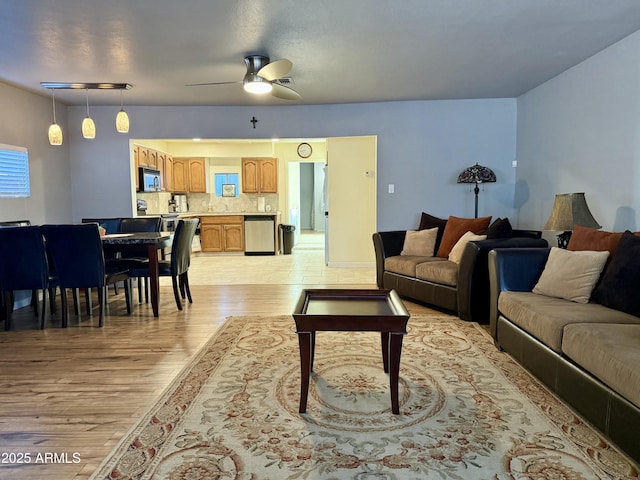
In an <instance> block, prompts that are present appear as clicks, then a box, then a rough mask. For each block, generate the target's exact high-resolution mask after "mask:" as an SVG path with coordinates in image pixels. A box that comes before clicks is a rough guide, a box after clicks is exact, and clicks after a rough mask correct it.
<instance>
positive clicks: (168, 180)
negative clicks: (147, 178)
mask: <svg viewBox="0 0 640 480" xmlns="http://www.w3.org/2000/svg"><path fill="white" fill-rule="evenodd" d="M161 158H162V161H163V163H164V177H163V180H164V185H163V186H164V191H165V192H173V157H172V156H171V155H169V154H168V153H163V154H162V155H161Z"/></svg>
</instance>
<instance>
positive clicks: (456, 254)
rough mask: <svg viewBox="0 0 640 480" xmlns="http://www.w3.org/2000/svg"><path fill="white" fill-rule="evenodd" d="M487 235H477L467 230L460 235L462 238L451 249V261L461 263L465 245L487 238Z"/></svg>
mask: <svg viewBox="0 0 640 480" xmlns="http://www.w3.org/2000/svg"><path fill="white" fill-rule="evenodd" d="M486 239H487V236H486V235H476V234H475V233H473V232H467V233H465V234H464V235H462V236H461V237H460V240H458V241H457V242H456V244H455V245H454V246H453V248H452V249H451V252H450V253H449V261H450V262H453V263H457V264H460V259H461V258H462V252H464V247H465V246H466V245H467V243H469V242H477V241H480V240H486Z"/></svg>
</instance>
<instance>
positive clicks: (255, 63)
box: [187, 55, 301, 100]
mask: <svg viewBox="0 0 640 480" xmlns="http://www.w3.org/2000/svg"><path fill="white" fill-rule="evenodd" d="M244 63H245V64H246V65H247V73H246V74H245V76H244V78H243V79H242V81H235V82H209V83H192V84H189V85H187V87H197V86H203V85H229V84H232V83H241V84H242V88H244V90H245V91H246V92H249V93H254V94H264V93H270V94H271V95H273V96H274V97H277V98H282V99H284V100H299V99H300V98H301V97H300V94H299V93H298V92H296V91H295V90H293V89H291V88H289V87H285V86H284V85H281V84H280V83H278V80H279V79H281V78H284V77H285V76H286V75H287V74H288V73H289V72H290V71H291V68H292V67H293V64H292V63H291V61H289V60H287V59H286V58H282V59H280V60H275V61H273V62H270V61H269V57H265V56H263V55H249V56H246V57H244Z"/></svg>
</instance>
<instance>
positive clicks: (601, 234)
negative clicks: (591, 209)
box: [567, 225, 623, 255]
mask: <svg viewBox="0 0 640 480" xmlns="http://www.w3.org/2000/svg"><path fill="white" fill-rule="evenodd" d="M622 233H623V232H605V231H603V230H596V229H595V228H589V227H582V226H580V225H576V226H575V227H573V233H572V234H571V239H570V240H569V245H567V250H573V251H578V250H591V251H596V252H604V251H607V252H609V253H610V254H611V255H613V252H615V250H616V247H617V246H618V242H620V239H621V238H622Z"/></svg>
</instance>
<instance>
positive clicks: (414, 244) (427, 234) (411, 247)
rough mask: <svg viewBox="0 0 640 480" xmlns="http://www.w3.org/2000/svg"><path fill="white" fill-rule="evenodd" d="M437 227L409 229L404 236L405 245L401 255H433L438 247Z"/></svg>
mask: <svg viewBox="0 0 640 480" xmlns="http://www.w3.org/2000/svg"><path fill="white" fill-rule="evenodd" d="M437 235H438V229H437V228H428V229H426V230H407V235H406V236H405V237H404V245H403V247H402V252H400V255H418V256H420V257H433V251H434V250H435V248H436V237H437Z"/></svg>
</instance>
